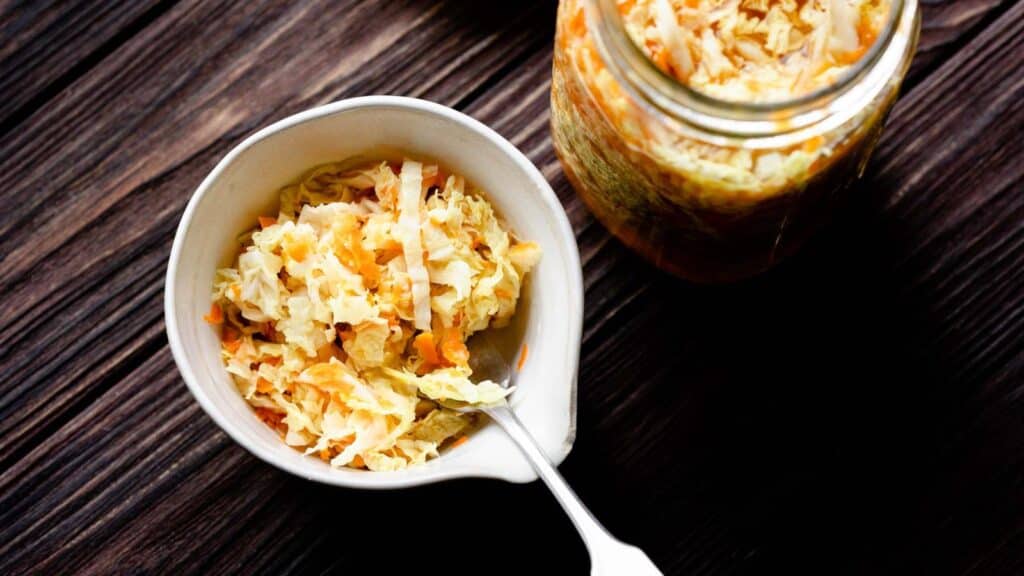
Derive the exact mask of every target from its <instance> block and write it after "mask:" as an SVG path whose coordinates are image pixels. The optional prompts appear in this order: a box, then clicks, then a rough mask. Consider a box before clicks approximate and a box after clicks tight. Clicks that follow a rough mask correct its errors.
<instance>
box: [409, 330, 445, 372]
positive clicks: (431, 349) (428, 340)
mask: <svg viewBox="0 0 1024 576" xmlns="http://www.w3.org/2000/svg"><path fill="white" fill-rule="evenodd" d="M412 346H413V348H415V349H416V351H417V352H419V354H420V358H423V361H424V362H426V363H427V364H428V365H429V366H431V367H433V366H439V365H440V364H441V357H440V356H438V355H437V343H436V342H434V335H433V334H432V333H430V332H420V333H419V334H417V335H416V337H415V338H413V341H412Z"/></svg>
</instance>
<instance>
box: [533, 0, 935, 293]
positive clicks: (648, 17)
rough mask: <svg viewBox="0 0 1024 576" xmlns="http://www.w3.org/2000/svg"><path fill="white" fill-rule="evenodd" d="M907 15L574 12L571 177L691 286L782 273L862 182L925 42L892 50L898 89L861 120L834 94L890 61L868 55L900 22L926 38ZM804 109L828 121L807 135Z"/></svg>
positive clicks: (624, 8)
mask: <svg viewBox="0 0 1024 576" xmlns="http://www.w3.org/2000/svg"><path fill="white" fill-rule="evenodd" d="M903 6H909V8H907V10H910V12H909V14H910V17H903V16H902V12H899V11H898V10H896V9H895V8H893V6H892V5H891V2H890V0H608V1H606V0H561V1H560V3H559V11H558V24H557V30H556V40H555V52H554V66H553V78H552V87H551V126H552V140H553V144H554V147H555V150H556V152H557V153H558V156H559V158H560V159H561V161H562V166H563V168H564V169H565V172H566V175H567V176H568V178H569V180H570V181H571V182H572V184H573V186H574V188H575V189H576V191H577V192H578V193H579V195H580V196H581V198H583V200H584V201H585V202H586V203H587V205H588V206H589V207H590V209H591V211H592V212H593V213H594V215H595V216H596V217H597V218H598V219H599V220H600V221H601V222H602V223H603V224H604V225H605V226H607V227H608V228H609V229H610V230H611V231H612V232H613V233H614V234H615V235H616V236H618V237H619V238H620V239H621V240H623V241H624V242H625V243H626V244H628V245H629V246H630V247H632V248H634V249H635V250H637V251H638V252H640V253H641V254H643V255H644V256H646V257H647V258H648V259H650V260H651V261H652V262H653V263H655V264H656V265H658V266H660V267H662V268H665V269H667V270H669V271H671V272H673V273H675V274H677V275H679V276H682V277H684V278H687V279H690V280H694V281H699V282H725V281H732V280H737V279H741V278H745V277H749V276H751V275H754V274H756V273H758V272H761V271H763V270H765V269H767V268H769V267H771V266H772V265H773V264H774V263H776V262H777V261H779V260H780V259H782V258H783V257H785V256H786V255H788V254H791V253H792V252H794V251H795V250H796V249H797V248H798V247H799V246H800V245H801V244H802V242H803V241H804V240H805V239H806V238H807V237H809V236H810V234H811V233H813V231H814V230H816V229H817V228H818V227H819V225H820V224H821V223H822V222H824V221H826V220H827V218H828V216H829V215H830V213H831V212H832V210H833V209H834V207H835V206H836V205H837V204H838V203H839V202H841V200H842V195H841V194H840V193H841V192H843V191H844V190H845V189H846V188H847V187H848V185H849V184H850V182H852V181H853V180H855V179H856V178H857V177H858V176H859V174H860V173H861V171H862V170H863V167H864V164H865V162H866V161H867V159H868V157H869V155H870V153H871V151H872V148H873V146H874V144H875V142H876V141H877V138H878V136H879V134H880V131H881V128H882V123H883V120H884V118H885V115H886V114H887V113H888V111H889V110H890V109H891V107H892V104H893V102H894V101H895V98H896V95H897V92H898V88H899V85H900V82H901V80H902V78H903V75H904V74H905V72H906V69H907V66H908V65H909V62H910V57H911V55H912V53H913V46H914V40H913V39H911V40H910V41H909V42H901V43H890V44H889V48H886V50H890V49H893V50H900V51H901V53H900V54H898V55H897V56H896V58H888V59H885V62H887V64H886V66H891V67H892V70H891V76H890V77H889V79H888V80H883V82H877V83H875V84H873V85H872V87H871V90H872V91H873V94H872V95H871V96H870V97H865V98H862V99H860V100H858V101H857V104H856V106H855V107H844V108H839V107H836V108H830V107H829V106H830V105H831V103H832V102H833V100H834V98H836V97H837V96H836V95H837V94H839V93H840V92H841V91H840V92H836V93H835V94H833V93H831V92H829V87H830V86H839V85H841V84H842V82H840V80H841V79H843V81H844V82H846V80H845V79H846V78H852V79H853V80H851V81H850V83H849V84H848V85H849V86H857V85H858V82H859V80H858V78H862V77H863V76H857V75H855V74H853V73H852V72H851V68H853V67H855V66H859V65H860V63H865V64H864V65H865V66H867V67H868V68H867V69H868V70H870V66H874V65H876V64H873V63H872V62H881V61H882V60H883V59H878V60H873V61H868V58H867V55H868V54H872V52H871V48H872V47H873V46H874V45H876V44H879V43H880V42H879V40H878V39H879V38H880V37H881V36H882V35H883V32H885V31H886V30H889V29H890V28H887V26H888V24H889V23H890V22H891V21H892V22H897V23H898V28H895V27H894V28H891V29H892V30H896V32H893V34H899V35H902V36H903V37H910V36H913V37H914V38H916V34H917V29H916V19H915V18H914V17H913V15H914V14H916V3H914V2H912V1H910V2H907V3H904V4H903ZM894 18H895V19H894ZM619 38H624V39H625V41H624V42H620V41H617V39H619ZM630 44H633V45H634V46H635V47H636V48H637V49H638V50H639V52H637V50H631V48H633V46H630ZM892 47H896V48H892ZM882 52H884V51H881V52H879V53H880V54H881V53H882ZM651 65H653V66H654V67H656V68H658V69H660V70H661V72H662V73H664V75H667V76H669V77H671V79H673V80H675V81H676V82H671V81H670V80H669V79H663V78H662V76H661V75H658V74H657V73H655V72H654V71H653V70H650V68H651ZM848 72H850V73H849V74H848ZM876 77H877V75H876ZM652 79H654V80H653V81H652ZM676 84H682V85H685V86H686V87H688V88H690V89H692V92H697V93H698V94H693V93H692V92H691V91H688V90H683V89H681V88H679V87H678V86H675V85H676ZM875 86H877V88H875ZM677 88H678V89H677ZM812 93H814V94H819V96H817V97H816V98H815V99H814V100H813V101H810V103H809V104H806V107H807V109H806V110H805V109H804V108H801V106H803V105H802V104H801V105H798V104H794V103H795V102H798V99H799V98H800V97H802V96H809V95H810V94H812ZM652 94H656V97H655V96H651V95H652ZM708 97H710V98H708ZM665 102H672V103H673V106H674V107H666V106H664V105H663V104H664V103H665ZM819 105H820V106H821V108H820V109H819V108H816V106H819ZM759 106H760V107H761V108H757V107H759ZM764 106H771V107H772V109H771V110H769V111H765V110H766V108H764ZM681 109H688V110H689V112H690V115H689V116H687V115H685V114H677V113H676V111H678V110H681ZM794 110H804V111H805V112H806V113H807V114H806V118H812V117H813V118H816V119H815V120H807V122H809V123H808V124H804V125H801V128H800V129H795V128H794V127H793V125H792V124H791V123H790V118H791V113H795V112H794ZM737 111H742V112H743V113H742V114H740V113H739V112H737ZM737 118H744V119H749V118H756V119H757V121H758V122H757V124H758V130H761V131H759V132H756V134H754V133H753V132H745V131H744V130H746V129H747V128H749V126H748V125H747V124H744V123H743V121H739V120H737ZM702 122H703V123H702ZM752 134H753V135H752Z"/></svg>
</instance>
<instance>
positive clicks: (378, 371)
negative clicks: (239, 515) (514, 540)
mask: <svg viewBox="0 0 1024 576" xmlns="http://www.w3.org/2000/svg"><path fill="white" fill-rule="evenodd" d="M347 164H349V163H345V162H343V163H337V164H329V165H325V166H320V167H318V168H316V169H314V170H313V171H312V172H311V173H309V174H308V175H307V176H306V177H304V178H303V179H302V180H301V181H300V182H299V183H298V184H296V185H294V186H289V187H287V188H285V189H283V190H282V191H281V194H280V210H279V212H278V214H277V216H276V217H266V216H264V217H260V218H259V227H258V228H256V229H253V230H251V231H250V232H247V233H246V234H244V235H243V236H242V237H241V247H240V248H241V249H240V253H239V255H238V257H237V258H236V259H235V261H234V263H233V265H232V266H230V267H227V268H223V269H220V270H217V273H216V279H215V283H214V290H213V306H212V309H211V312H210V314H209V315H208V316H207V317H206V320H207V321H208V322H210V323H212V324H215V325H218V326H219V327H220V331H221V342H222V349H221V354H222V357H223V359H224V363H225V366H226V368H227V371H228V372H229V373H230V375H231V377H232V378H233V380H234V382H235V384H236V386H237V387H238V390H239V392H240V393H241V394H242V396H243V397H244V398H245V399H246V400H247V401H248V402H249V404H251V405H252V407H253V408H254V409H255V412H256V414H257V415H258V416H259V418H260V419H262V420H263V421H264V422H266V423H267V424H268V425H269V426H271V427H272V428H273V429H274V430H276V431H277V432H278V433H279V434H280V435H281V436H282V438H283V439H284V441H285V442H286V443H287V444H288V445H290V446H293V447H295V448H297V449H300V450H302V451H304V452H305V453H306V454H309V455H316V456H318V457H320V458H322V459H324V460H326V461H329V462H330V464H331V465H332V466H337V467H341V466H349V467H354V468H364V467H365V468H368V469H370V470H375V471H385V470H399V469H402V468H405V467H407V466H410V465H414V464H420V463H422V462H424V461H426V460H427V459H429V458H432V457H435V456H437V455H438V449H439V448H440V447H441V445H442V444H444V443H445V442H448V441H455V440H457V439H458V438H459V437H463V436H464V434H465V433H466V432H467V430H468V429H469V427H470V425H471V424H472V416H469V415H463V414H459V413H456V412H454V411H452V410H448V409H446V408H444V407H443V406H442V405H441V403H442V402H445V401H454V402H465V403H470V404H492V403H497V402H500V401H502V400H503V399H504V397H505V396H506V394H508V390H506V389H503V388H502V387H500V386H498V385H497V384H495V383H493V382H490V381H483V382H475V383H474V382H473V381H472V379H471V377H472V370H471V369H470V367H469V351H468V349H467V347H466V340H467V339H468V338H469V337H470V336H471V335H472V334H474V333H475V332H478V331H480V330H485V329H488V328H497V327H501V326H503V325H505V324H507V323H508V321H509V319H510V318H511V317H512V315H513V314H514V313H515V310H516V304H517V301H518V299H519V295H520V289H521V287H522V282H523V279H524V276H525V275H526V274H527V273H528V272H529V270H530V269H531V268H532V267H533V266H534V265H535V264H536V263H537V261H538V259H539V258H540V249H539V248H538V246H537V245H536V244H534V243H532V242H523V241H519V240H518V239H517V238H516V237H515V236H514V235H513V234H512V233H511V232H510V231H509V230H508V229H507V227H506V226H505V225H504V224H503V223H502V221H501V220H500V219H499V218H498V217H497V216H496V215H495V213H494V210H493V209H492V207H491V205H490V204H489V203H488V202H487V201H486V200H485V199H484V197H483V195H482V194H481V192H480V191H479V190H476V189H474V188H473V187H471V186H469V185H467V183H466V182H465V181H464V180H463V178H461V177H459V176H457V175H454V174H446V173H445V172H444V171H443V170H442V169H441V168H440V167H439V166H437V165H436V164H423V163H421V162H416V161H412V160H406V161H404V162H403V163H402V164H401V165H398V164H391V163H388V162H385V161H379V162H370V163H365V164H361V165H357V166H354V167H348V166H347Z"/></svg>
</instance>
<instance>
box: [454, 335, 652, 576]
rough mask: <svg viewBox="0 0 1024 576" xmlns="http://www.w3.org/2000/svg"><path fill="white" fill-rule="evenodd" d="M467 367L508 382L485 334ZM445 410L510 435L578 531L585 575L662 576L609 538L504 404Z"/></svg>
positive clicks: (505, 367) (475, 341)
mask: <svg viewBox="0 0 1024 576" xmlns="http://www.w3.org/2000/svg"><path fill="white" fill-rule="evenodd" d="M469 348H470V354H469V357H470V365H471V367H472V368H473V375H474V377H476V378H478V379H481V380H482V379H488V380H491V381H492V382H495V383H497V384H499V385H501V386H502V387H505V388H507V387H508V386H509V385H511V383H512V377H513V373H512V369H511V366H510V364H509V362H507V361H506V360H505V357H504V356H503V355H502V354H501V352H500V351H499V350H498V349H497V347H495V346H494V343H493V342H492V341H491V339H490V338H488V336H487V333H486V332H481V333H479V334H477V335H476V336H474V337H473V338H472V339H470V341H469ZM444 405H445V407H447V408H451V409H453V410H457V411H459V412H464V413H465V412H476V411H479V412H483V413H484V414H487V415H488V416H490V417H491V419H492V420H494V421H495V422H497V423H498V426H501V428H502V429H503V430H504V431H505V432H506V433H507V434H508V435H509V437H510V438H512V440H514V441H515V443H516V444H517V445H518V446H519V449H520V450H522V452H523V454H524V455H525V456H526V459H527V460H529V461H530V464H531V465H532V466H533V469H534V470H536V472H537V476H539V477H540V479H541V480H543V481H544V483H545V484H547V487H548V489H550V490H551V493H552V494H554V496H555V499H556V500H558V503H559V504H561V505H562V509H563V510H565V513H566V514H568V515H569V518H570V519H571V520H572V523H573V524H574V525H575V526H576V530H577V531H579V533H580V537H582V538H583V543H584V544H585V545H586V546H587V552H589V554H590V573H591V575H592V576H611V575H614V576H622V575H624V574H629V575H630V576H653V575H659V576H660V575H661V571H660V570H658V567H657V566H655V565H654V563H653V562H651V560H650V558H648V557H647V555H646V554H644V552H643V550H641V549H639V548H637V547H636V546H630V545H629V544H625V543H623V542H621V541H619V540H617V539H616V538H615V537H614V536H612V535H611V534H609V533H608V531H607V530H606V529H605V528H604V526H601V523H600V522H598V521H597V519H595V518H594V515H593V514H591V513H590V511H589V510H587V507H586V506H584V505H583V503H582V502H580V499H579V497H578V496H576V493H575V492H573V491H572V488H570V487H569V485H568V484H567V483H566V482H565V479H564V478H562V475H561V474H559V473H558V470H557V469H556V468H555V467H554V466H552V465H551V462H550V461H548V458H547V456H545V455H544V452H543V451H542V450H541V448H540V446H538V445H537V441H536V440H534V439H533V436H531V435H530V433H529V432H528V431H527V430H526V428H525V427H523V424H522V423H521V422H520V421H519V418H517V417H516V414H515V412H513V411H512V409H511V408H510V407H509V405H508V403H507V402H502V403H501V404H498V405H494V406H487V407H473V406H465V405H459V406H456V405H449V404H448V403H444Z"/></svg>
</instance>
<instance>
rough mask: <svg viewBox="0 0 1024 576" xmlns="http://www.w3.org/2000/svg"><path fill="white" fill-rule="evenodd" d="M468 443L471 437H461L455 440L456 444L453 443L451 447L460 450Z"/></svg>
mask: <svg viewBox="0 0 1024 576" xmlns="http://www.w3.org/2000/svg"><path fill="white" fill-rule="evenodd" d="M466 442H469V436H459V437H458V438H456V439H455V442H452V446H451V447H452V448H458V447H459V446H462V445H463V444H465V443H466Z"/></svg>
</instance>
